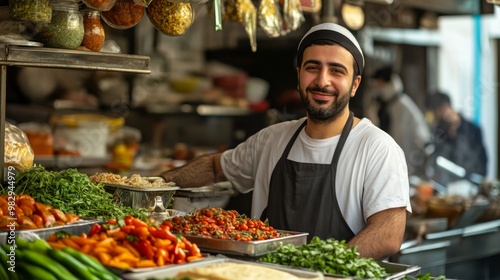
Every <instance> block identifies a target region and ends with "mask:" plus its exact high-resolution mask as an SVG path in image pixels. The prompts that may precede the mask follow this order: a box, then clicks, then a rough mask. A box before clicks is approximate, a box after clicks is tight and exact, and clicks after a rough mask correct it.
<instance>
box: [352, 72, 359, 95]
mask: <svg viewBox="0 0 500 280" xmlns="http://www.w3.org/2000/svg"><path fill="white" fill-rule="evenodd" d="M360 84H361V76H360V75H357V76H356V78H355V79H354V81H353V83H352V90H351V97H354V96H355V95H356V91H357V90H358V88H359V85H360Z"/></svg>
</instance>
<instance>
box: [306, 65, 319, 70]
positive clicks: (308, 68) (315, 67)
mask: <svg viewBox="0 0 500 280" xmlns="http://www.w3.org/2000/svg"><path fill="white" fill-rule="evenodd" d="M318 69H319V67H318V66H307V67H306V70H309V71H314V70H318Z"/></svg>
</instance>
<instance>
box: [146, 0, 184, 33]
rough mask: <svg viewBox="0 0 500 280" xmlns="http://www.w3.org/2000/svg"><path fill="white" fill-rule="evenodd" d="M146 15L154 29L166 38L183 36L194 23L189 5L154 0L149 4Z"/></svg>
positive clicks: (166, 0)
mask: <svg viewBox="0 0 500 280" xmlns="http://www.w3.org/2000/svg"><path fill="white" fill-rule="evenodd" d="M146 13H147V14H148V17H149V20H150V21H151V23H152V24H153V25H154V26H155V27H156V29H158V30H159V31H161V32H162V33H163V34H165V35H168V36H179V35H182V34H184V33H185V32H186V30H187V29H188V28H189V27H190V26H191V24H192V23H193V21H194V10H193V7H192V6H191V3H173V2H170V1H169V0H155V1H153V2H152V3H151V4H149V6H148V8H147V9H146Z"/></svg>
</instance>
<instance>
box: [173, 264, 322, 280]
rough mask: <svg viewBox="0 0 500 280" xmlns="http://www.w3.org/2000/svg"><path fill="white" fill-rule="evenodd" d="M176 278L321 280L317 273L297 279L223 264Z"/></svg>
mask: <svg viewBox="0 0 500 280" xmlns="http://www.w3.org/2000/svg"><path fill="white" fill-rule="evenodd" d="M176 277H177V278H179V279H181V278H182V277H187V278H188V279H193V280H235V279H238V280H256V279H264V280H268V279H283V280H285V279H286V280H305V279H308V280H323V279H324V277H323V276H322V275H320V274H319V273H318V276H317V277H312V276H311V277H298V276H296V275H294V274H292V273H289V272H286V271H283V270H280V269H274V268H271V267H266V266H264V265H258V264H248V263H238V262H225V263H217V264H212V265H207V266H202V267H196V268H192V269H189V270H185V271H181V272H178V273H177V275H176Z"/></svg>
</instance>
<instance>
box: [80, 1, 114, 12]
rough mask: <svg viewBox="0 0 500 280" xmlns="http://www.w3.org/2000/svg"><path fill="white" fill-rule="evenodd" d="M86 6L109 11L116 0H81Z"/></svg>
mask: <svg viewBox="0 0 500 280" xmlns="http://www.w3.org/2000/svg"><path fill="white" fill-rule="evenodd" d="M82 2H83V4H85V6H87V7H88V8H91V9H93V10H98V11H109V10H111V8H113V5H115V3H116V0H82Z"/></svg>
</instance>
